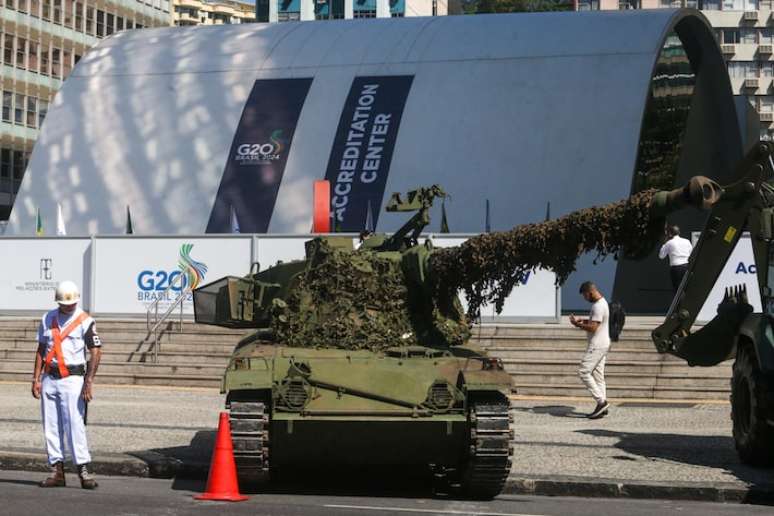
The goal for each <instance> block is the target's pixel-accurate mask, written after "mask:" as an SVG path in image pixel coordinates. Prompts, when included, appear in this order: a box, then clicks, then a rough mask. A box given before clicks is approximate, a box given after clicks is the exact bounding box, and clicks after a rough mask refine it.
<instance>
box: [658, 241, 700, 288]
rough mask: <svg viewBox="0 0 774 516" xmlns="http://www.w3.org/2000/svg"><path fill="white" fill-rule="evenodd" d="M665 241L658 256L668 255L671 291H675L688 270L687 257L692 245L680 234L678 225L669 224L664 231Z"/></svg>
mask: <svg viewBox="0 0 774 516" xmlns="http://www.w3.org/2000/svg"><path fill="white" fill-rule="evenodd" d="M665 237H666V239H667V240H666V242H664V245H662V246H661V249H660V250H659V251H658V257H659V258H660V259H662V260H663V259H664V258H666V257H667V256H668V257H669V277H670V279H671V280H672V291H673V292H675V293H677V289H678V288H680V283H681V282H682V281H683V276H685V271H687V270H688V258H689V257H690V256H691V251H693V246H692V245H691V242H690V241H689V240H688V239H687V238H682V237H681V236H680V228H679V227H678V226H669V227H668V228H666V232H665Z"/></svg>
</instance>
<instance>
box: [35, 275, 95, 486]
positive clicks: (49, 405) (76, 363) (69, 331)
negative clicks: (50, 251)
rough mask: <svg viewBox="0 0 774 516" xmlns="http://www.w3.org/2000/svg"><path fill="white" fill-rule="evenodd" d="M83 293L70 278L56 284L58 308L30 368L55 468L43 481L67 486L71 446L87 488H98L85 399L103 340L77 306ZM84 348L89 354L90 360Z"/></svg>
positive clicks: (47, 320)
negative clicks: (66, 467)
mask: <svg viewBox="0 0 774 516" xmlns="http://www.w3.org/2000/svg"><path fill="white" fill-rule="evenodd" d="M80 298H81V296H80V293H79V292H78V287H77V286H76V285H75V283H73V282H72V281H63V282H61V283H59V285H57V287H56V292H55V294H54V299H55V301H56V303H57V305H58V308H56V309H54V310H51V311H50V312H47V313H46V314H45V315H44V316H43V319H42V320H41V322H40V326H39V328H38V352H37V353H35V369H34V372H33V374H32V396H33V397H34V398H35V399H39V400H40V411H41V417H42V419H43V431H44V435H45V439H46V453H47V454H48V463H49V465H50V466H51V474H50V476H49V477H48V478H46V479H45V480H44V481H42V482H41V483H40V487H64V486H65V474H64V459H65V458H64V451H65V448H68V449H69V450H70V453H71V454H72V458H73V463H74V464H75V465H76V467H77V468H78V477H79V478H80V480H81V487H82V488H83V489H95V488H96V487H97V481H96V480H95V479H94V476H93V475H92V473H91V472H90V471H89V468H88V466H89V463H90V462H91V455H90V454H89V445H88V442H87V441H86V404H87V403H88V402H89V401H91V399H92V385H93V383H94V375H95V374H96V373H97V367H98V366H99V360H100V356H101V354H102V351H101V350H102V343H101V342H100V340H99V337H98V336H97V332H96V323H95V322H94V319H93V318H92V317H91V316H90V315H89V314H87V313H86V312H84V311H83V310H81V309H80V308H79V307H78V301H79V300H80ZM86 349H88V350H89V354H90V355H91V359H90V360H89V362H88V364H87V362H86Z"/></svg>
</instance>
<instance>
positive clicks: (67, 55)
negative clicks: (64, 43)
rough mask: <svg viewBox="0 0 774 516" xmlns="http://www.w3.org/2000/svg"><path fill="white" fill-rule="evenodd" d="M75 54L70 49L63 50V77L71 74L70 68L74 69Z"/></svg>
mask: <svg viewBox="0 0 774 516" xmlns="http://www.w3.org/2000/svg"><path fill="white" fill-rule="evenodd" d="M72 60H73V54H72V52H70V51H69V50H63V51H62V77H65V78H66V77H67V76H68V75H70V70H72V69H73V65H72Z"/></svg>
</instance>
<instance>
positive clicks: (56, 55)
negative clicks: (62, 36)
mask: <svg viewBox="0 0 774 516" xmlns="http://www.w3.org/2000/svg"><path fill="white" fill-rule="evenodd" d="M61 64H62V51H61V50H59V49H58V48H54V49H51V77H56V78H57V79H61V78H62V69H61V67H60V65H61Z"/></svg>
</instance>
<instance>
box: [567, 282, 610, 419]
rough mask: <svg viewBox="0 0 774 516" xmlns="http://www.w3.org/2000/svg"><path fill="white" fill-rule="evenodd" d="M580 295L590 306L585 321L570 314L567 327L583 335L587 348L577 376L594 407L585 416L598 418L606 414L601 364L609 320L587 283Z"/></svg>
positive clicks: (605, 308)
mask: <svg viewBox="0 0 774 516" xmlns="http://www.w3.org/2000/svg"><path fill="white" fill-rule="evenodd" d="M580 295H581V296H583V299H585V300H586V301H588V302H589V303H591V312H590V313H589V318H588V319H578V318H576V317H575V315H573V314H570V324H572V325H573V326H575V327H576V328H580V329H581V330H583V331H585V332H586V338H587V339H588V346H587V347H586V354H585V355H583V360H581V364H580V369H579V370H578V376H580V379H581V380H582V381H583V383H584V384H586V388H587V389H588V390H589V392H590V393H591V396H592V397H593V398H594V401H596V402H597V406H596V407H595V408H594V410H593V411H591V412H590V413H589V414H588V415H587V416H586V417H588V418H589V419H599V418H601V417H604V416H606V415H607V413H608V409H609V408H610V404H609V403H608V402H607V386H606V385H605V361H606V359H607V353H608V351H610V335H609V329H608V326H609V319H610V310H609V308H608V306H607V301H606V300H605V298H604V297H603V296H602V294H601V293H600V292H599V289H597V286H596V285H595V284H594V283H592V282H591V281H585V282H583V284H581V286H580Z"/></svg>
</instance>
